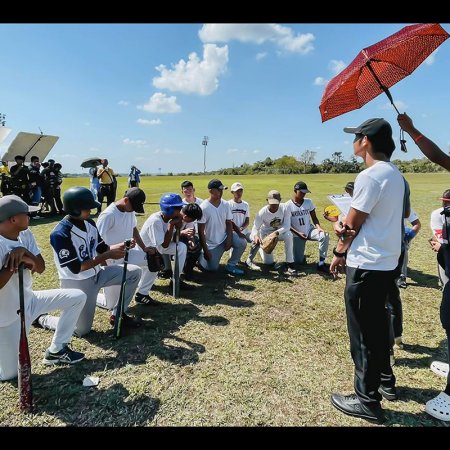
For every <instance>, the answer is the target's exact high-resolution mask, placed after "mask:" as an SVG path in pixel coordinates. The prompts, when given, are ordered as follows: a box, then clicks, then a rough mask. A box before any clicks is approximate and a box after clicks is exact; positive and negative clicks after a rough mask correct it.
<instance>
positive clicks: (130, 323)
mask: <svg viewBox="0 0 450 450" xmlns="http://www.w3.org/2000/svg"><path fill="white" fill-rule="evenodd" d="M115 322H116V316H113V315H112V314H111V316H110V318H109V323H110V324H111V326H114V324H115ZM141 325H142V320H140V319H135V318H134V317H131V316H128V315H126V314H125V313H123V314H122V326H123V327H124V328H139V327H140V326H141Z"/></svg>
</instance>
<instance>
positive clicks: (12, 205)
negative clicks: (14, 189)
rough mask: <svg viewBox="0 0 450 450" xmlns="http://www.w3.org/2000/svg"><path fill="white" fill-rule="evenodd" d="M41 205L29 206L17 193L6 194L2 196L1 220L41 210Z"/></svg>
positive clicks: (0, 203) (0, 202) (0, 200)
mask: <svg viewBox="0 0 450 450" xmlns="http://www.w3.org/2000/svg"><path fill="white" fill-rule="evenodd" d="M39 209H40V207H39V206H29V205H27V204H26V203H25V202H24V201H23V200H22V199H21V198H20V197H18V196H17V195H5V196H4V197H2V198H0V222H4V221H5V220H8V219H9V218H10V217H13V216H16V215H17V214H28V213H30V212H35V211H39Z"/></svg>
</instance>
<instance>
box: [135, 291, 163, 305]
mask: <svg viewBox="0 0 450 450" xmlns="http://www.w3.org/2000/svg"><path fill="white" fill-rule="evenodd" d="M134 301H135V302H136V303H139V304H140V305H147V306H158V305H160V304H161V303H160V302H157V301H156V300H154V299H153V298H151V297H150V295H143V294H139V292H137V293H136V296H135V297H134Z"/></svg>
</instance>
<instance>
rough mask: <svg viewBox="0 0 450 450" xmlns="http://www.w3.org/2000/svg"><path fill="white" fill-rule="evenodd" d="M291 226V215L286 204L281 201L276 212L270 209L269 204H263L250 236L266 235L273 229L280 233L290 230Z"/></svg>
mask: <svg viewBox="0 0 450 450" xmlns="http://www.w3.org/2000/svg"><path fill="white" fill-rule="evenodd" d="M290 228H291V215H290V213H289V211H288V210H286V204H285V203H281V204H280V206H279V208H278V210H277V211H276V212H274V213H272V212H270V211H269V205H266V206H263V207H262V208H261V209H260V210H259V211H258V214H256V217H255V221H254V222H253V227H252V232H251V235H250V237H251V238H252V239H254V237H255V236H260V237H261V236H266V235H268V234H270V233H272V232H273V231H278V233H279V234H280V235H282V234H284V233H285V232H286V231H289V230H290Z"/></svg>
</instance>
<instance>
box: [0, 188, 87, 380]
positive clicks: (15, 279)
mask: <svg viewBox="0 0 450 450" xmlns="http://www.w3.org/2000/svg"><path fill="white" fill-rule="evenodd" d="M38 209H39V208H38V207H33V206H28V205H27V204H26V203H25V202H24V201H23V200H22V199H21V198H20V197H18V196H16V195H7V196H5V197H2V198H1V199H0V264H1V266H0V267H1V270H0V381H4V380H10V379H12V378H14V377H17V361H18V349H19V339H20V316H19V315H18V314H17V311H18V310H19V309H20V306H19V274H18V267H19V264H24V269H23V290H24V308H25V327H26V331H27V334H28V332H29V330H30V325H31V323H32V322H33V321H34V320H35V319H37V318H38V317H39V316H40V315H41V314H46V313H48V312H50V311H54V310H60V311H62V314H61V317H60V320H59V323H58V327H57V328H56V330H55V334H54V335H53V339H52V343H51V345H50V347H49V348H48V349H47V350H46V352H45V357H44V360H43V362H44V364H46V365H53V364H59V363H66V364H75V363H77V362H79V361H81V360H82V359H84V354H83V353H80V352H75V351H73V350H72V349H70V347H69V345H68V344H69V342H70V340H71V338H72V334H73V331H74V329H75V324H76V322H77V319H78V316H79V315H80V312H81V310H82V309H83V306H84V303H85V301H86V295H85V294H84V293H83V292H81V291H80V290H79V289H52V290H45V291H33V289H32V283H33V280H32V273H35V272H37V273H39V274H41V273H42V272H44V270H45V262H44V259H43V258H42V255H41V251H40V250H39V248H38V246H37V243H36V240H35V239H34V236H33V234H32V233H31V231H30V230H29V229H28V223H29V216H28V213H30V212H34V211H37V210H38Z"/></svg>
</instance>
